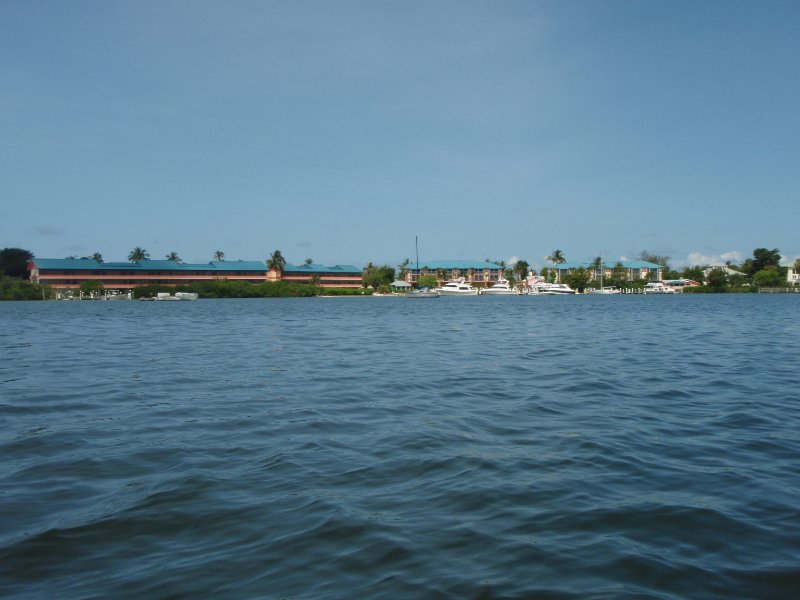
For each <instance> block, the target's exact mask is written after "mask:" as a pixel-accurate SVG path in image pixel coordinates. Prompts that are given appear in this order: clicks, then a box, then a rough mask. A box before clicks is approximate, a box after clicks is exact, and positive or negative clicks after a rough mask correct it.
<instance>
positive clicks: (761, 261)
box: [742, 248, 781, 275]
mask: <svg viewBox="0 0 800 600" xmlns="http://www.w3.org/2000/svg"><path fill="white" fill-rule="evenodd" d="M780 262H781V253H780V250H778V249H777V248H773V249H772V250H768V249H767V248H756V249H755V250H753V258H748V259H747V260H746V261H744V263H742V271H743V272H744V273H747V274H748V275H755V274H756V273H758V272H759V271H763V270H764V269H766V268H767V267H778V266H779V265H780Z"/></svg>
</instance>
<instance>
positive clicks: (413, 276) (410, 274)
mask: <svg viewBox="0 0 800 600" xmlns="http://www.w3.org/2000/svg"><path fill="white" fill-rule="evenodd" d="M504 273H505V271H504V267H503V266H501V265H498V264H497V263H493V262H487V261H475V260H429V261H426V262H424V263H420V265H419V267H417V265H416V264H413V265H412V264H409V265H406V267H405V281H406V282H407V283H410V284H416V283H417V280H418V279H419V278H420V277H421V276H424V275H433V276H434V277H436V280H437V282H438V283H439V284H440V285H441V284H442V283H444V282H446V281H450V280H453V279H458V278H460V277H463V278H464V280H465V281H467V282H468V283H470V284H477V285H478V286H489V285H491V284H492V283H494V282H495V281H497V280H498V279H502V277H503V275H504Z"/></svg>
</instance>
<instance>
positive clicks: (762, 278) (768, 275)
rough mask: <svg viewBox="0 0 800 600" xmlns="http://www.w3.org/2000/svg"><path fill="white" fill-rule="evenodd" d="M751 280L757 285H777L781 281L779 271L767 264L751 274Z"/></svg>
mask: <svg viewBox="0 0 800 600" xmlns="http://www.w3.org/2000/svg"><path fill="white" fill-rule="evenodd" d="M753 281H754V282H755V284H756V285H757V286H758V287H777V286H779V285H780V284H781V283H782V281H781V273H780V271H779V270H778V267H776V266H772V265H770V266H768V267H766V268H764V269H761V270H760V271H758V272H756V274H755V275H753Z"/></svg>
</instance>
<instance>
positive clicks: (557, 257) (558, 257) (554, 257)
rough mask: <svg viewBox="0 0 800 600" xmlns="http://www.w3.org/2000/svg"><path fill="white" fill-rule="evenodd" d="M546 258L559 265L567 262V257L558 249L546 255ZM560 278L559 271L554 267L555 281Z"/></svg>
mask: <svg viewBox="0 0 800 600" xmlns="http://www.w3.org/2000/svg"><path fill="white" fill-rule="evenodd" d="M547 260H549V261H550V262H551V263H553V264H554V265H560V264H563V263H565V262H567V259H566V258H564V253H563V252H562V251H561V250H558V249H556V250H553V253H552V254H551V255H550V256H548V257H547ZM560 280H561V271H560V270H559V269H557V268H556V281H560Z"/></svg>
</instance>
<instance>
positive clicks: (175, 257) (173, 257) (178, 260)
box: [166, 250, 183, 263]
mask: <svg viewBox="0 0 800 600" xmlns="http://www.w3.org/2000/svg"><path fill="white" fill-rule="evenodd" d="M166 258H167V260H174V261H175V262H176V263H182V262H183V261H182V260H181V257H180V256H178V253H177V252H175V251H174V250H173V251H172V252H170V253H169V254H167V256H166Z"/></svg>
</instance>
